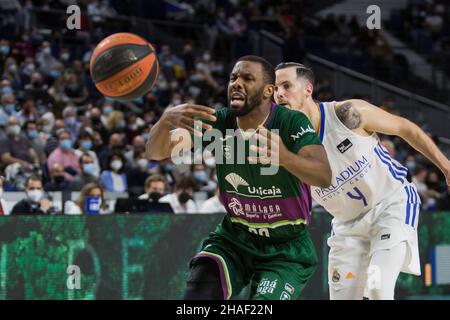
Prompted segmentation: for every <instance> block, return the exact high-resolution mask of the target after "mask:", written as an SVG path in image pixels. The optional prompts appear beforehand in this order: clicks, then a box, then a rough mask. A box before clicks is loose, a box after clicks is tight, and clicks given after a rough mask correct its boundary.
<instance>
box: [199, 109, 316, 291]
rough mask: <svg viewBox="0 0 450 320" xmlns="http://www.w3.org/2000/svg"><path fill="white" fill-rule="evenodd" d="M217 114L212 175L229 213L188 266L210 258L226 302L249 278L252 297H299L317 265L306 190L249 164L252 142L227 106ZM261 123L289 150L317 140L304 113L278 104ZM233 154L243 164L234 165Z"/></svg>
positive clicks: (281, 172)
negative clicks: (216, 146) (219, 160)
mask: <svg viewBox="0 0 450 320" xmlns="http://www.w3.org/2000/svg"><path fill="white" fill-rule="evenodd" d="M216 117H217V121H216V122H215V123H213V124H212V125H213V127H214V128H215V129H218V130H220V131H221V132H222V138H221V139H220V140H221V142H222V144H221V147H222V152H221V157H222V158H223V164H217V165H216V169H217V178H218V181H219V188H220V198H221V201H222V203H223V205H224V206H225V208H226V210H227V215H226V216H225V217H224V220H223V222H222V223H221V224H219V226H218V227H217V228H216V230H215V231H214V232H212V233H211V234H210V236H209V237H208V238H207V239H205V240H204V242H203V243H202V247H201V250H200V252H199V253H198V254H197V255H196V256H195V257H194V259H193V260H192V261H191V265H192V264H195V263H196V261H197V259H196V258H199V257H209V258H212V259H214V260H215V261H216V262H217V264H218V266H219V269H220V275H221V282H222V288H223V293H224V298H225V299H228V298H230V296H231V295H232V294H238V293H239V292H240V291H241V289H242V288H244V287H245V286H246V285H247V284H248V283H249V282H250V281H252V290H251V298H252V299H296V298H298V297H299V295H300V292H301V291H302V289H303V288H304V286H305V284H306V282H307V280H308V279H309V278H310V277H311V276H312V275H313V273H314V271H315V269H316V264H317V255H316V252H315V249H314V246H313V244H312V241H311V239H310V236H309V233H308V231H307V230H306V225H307V224H308V223H309V221H310V219H311V195H310V187H309V186H308V185H306V184H304V183H303V182H301V181H300V180H299V179H298V178H297V177H296V176H294V175H293V174H291V173H290V172H288V171H287V170H286V169H284V168H283V167H279V168H278V171H277V172H276V174H273V175H261V168H262V167H269V165H261V164H250V163H249V162H248V160H247V156H248V154H249V141H248V140H246V139H245V138H243V134H241V132H240V131H239V130H238V126H237V122H236V118H235V117H234V116H232V115H231V114H230V113H229V109H228V108H226V109H221V110H219V111H217V112H216ZM263 126H264V127H266V128H267V129H268V130H269V131H270V130H273V129H278V130H279V132H278V134H279V136H280V138H281V139H282V141H283V142H284V144H285V145H286V147H287V148H288V150H289V151H291V152H293V153H297V152H298V151H299V150H300V149H301V148H302V147H304V146H306V145H313V144H318V145H320V144H321V142H320V140H319V138H318V136H317V134H316V132H315V130H314V129H313V126H312V125H311V123H310V122H309V120H308V118H307V117H306V116H305V115H304V114H303V113H300V112H296V111H292V110H289V109H287V108H285V107H282V106H279V105H275V104H273V105H272V107H271V109H270V113H269V114H268V115H267V117H266V119H265V121H264V123H263ZM230 131H231V134H230ZM207 144H208V143H205V145H207ZM243 146H244V147H243ZM243 149H244V150H245V155H244V157H242V153H243V152H244V150H243ZM233 151H234V152H233ZM238 151H239V152H240V153H241V154H239V152H238ZM217 154H218V153H217V152H216V156H217ZM238 157H240V159H241V160H242V159H244V162H243V163H242V161H241V164H239V163H238ZM216 160H217V158H216ZM227 161H228V162H227ZM230 162H231V163H230Z"/></svg>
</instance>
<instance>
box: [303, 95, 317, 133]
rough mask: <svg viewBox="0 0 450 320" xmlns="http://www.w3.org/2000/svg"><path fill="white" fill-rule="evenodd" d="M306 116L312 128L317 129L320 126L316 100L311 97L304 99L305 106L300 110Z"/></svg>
mask: <svg viewBox="0 0 450 320" xmlns="http://www.w3.org/2000/svg"><path fill="white" fill-rule="evenodd" d="M301 111H302V112H303V113H304V114H306V116H307V117H308V119H309V121H310V122H311V124H312V125H313V127H314V129H316V130H317V129H318V128H319V126H320V120H321V114H320V109H319V104H318V102H315V101H314V100H313V99H312V98H310V99H308V100H306V102H305V108H303V110H301Z"/></svg>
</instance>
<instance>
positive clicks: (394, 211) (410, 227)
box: [327, 184, 420, 289]
mask: <svg viewBox="0 0 450 320" xmlns="http://www.w3.org/2000/svg"><path fill="white" fill-rule="evenodd" d="M419 209H420V197H419V196H418V193H417V190H416V187H415V186H414V185H413V184H407V185H405V186H404V187H402V188H401V189H399V190H397V191H396V192H394V193H393V194H392V195H391V196H389V197H387V198H385V199H384V200H382V201H381V202H380V203H378V204H377V205H376V206H375V207H374V208H372V209H371V210H370V211H368V212H367V213H366V214H364V215H362V216H361V217H358V218H357V219H355V220H351V221H347V222H339V221H337V220H336V219H333V221H332V232H331V237H330V238H329V239H328V242H327V243H328V246H329V247H330V253H329V255H328V260H329V261H328V279H329V280H328V282H329V284H330V285H331V286H333V288H335V289H339V288H346V287H350V286H353V284H354V283H355V281H354V280H355V278H357V277H360V279H362V278H365V277H367V272H368V270H367V268H368V266H369V263H370V259H371V257H372V255H373V254H374V252H376V251H378V250H389V249H391V248H393V247H394V246H396V245H397V244H399V243H401V242H402V241H405V242H406V243H407V247H408V253H407V255H406V258H405V261H404V262H403V265H402V266H401V272H405V273H410V274H414V275H420V259H419V247H418V241H417V225H418V221H419ZM361 273H364V274H361Z"/></svg>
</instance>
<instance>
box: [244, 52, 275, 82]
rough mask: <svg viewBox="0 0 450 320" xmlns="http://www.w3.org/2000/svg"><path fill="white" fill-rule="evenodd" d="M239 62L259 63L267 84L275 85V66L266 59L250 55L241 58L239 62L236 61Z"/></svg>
mask: <svg viewBox="0 0 450 320" xmlns="http://www.w3.org/2000/svg"><path fill="white" fill-rule="evenodd" d="M239 61H250V62H256V63H259V64H260V65H261V66H262V68H263V71H264V75H265V80H266V84H275V70H274V69H273V65H272V64H271V63H270V62H269V61H267V60H266V59H264V58H262V57H258V56H253V55H248V56H243V57H240V58H239V59H238V61H236V63H238V62H239Z"/></svg>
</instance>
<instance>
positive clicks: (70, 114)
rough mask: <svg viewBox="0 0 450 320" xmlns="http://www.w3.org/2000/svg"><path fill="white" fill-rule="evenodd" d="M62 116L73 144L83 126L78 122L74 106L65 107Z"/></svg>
mask: <svg viewBox="0 0 450 320" xmlns="http://www.w3.org/2000/svg"><path fill="white" fill-rule="evenodd" d="M62 116H63V119H64V127H65V128H66V130H68V131H69V133H70V139H71V140H72V143H75V141H76V140H77V136H78V132H79V131H80V127H81V124H80V123H79V122H78V121H77V109H76V108H75V107H73V106H68V107H65V108H64V110H63V112H62Z"/></svg>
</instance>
